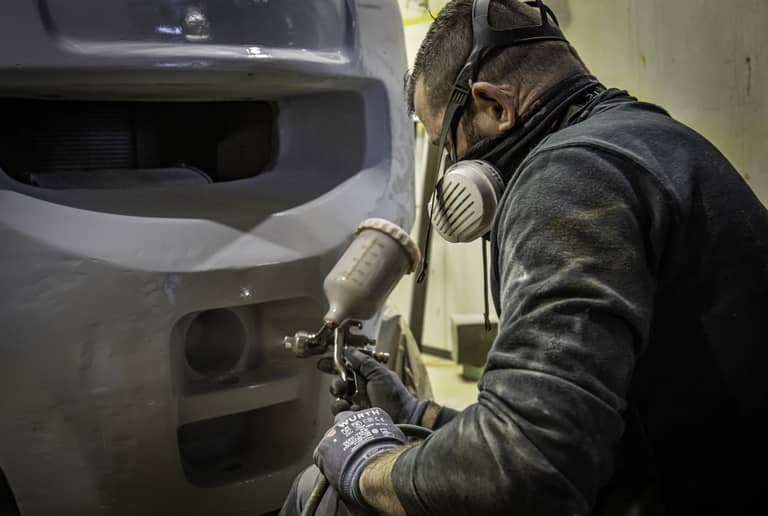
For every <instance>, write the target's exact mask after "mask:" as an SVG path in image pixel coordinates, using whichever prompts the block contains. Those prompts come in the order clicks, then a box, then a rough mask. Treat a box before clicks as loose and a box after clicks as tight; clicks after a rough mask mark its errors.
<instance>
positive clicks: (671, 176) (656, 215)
mask: <svg viewBox="0 0 768 516" xmlns="http://www.w3.org/2000/svg"><path fill="white" fill-rule="evenodd" d="M603 97H604V98H605V99H604V100H603V101H601V102H598V103H597V105H595V106H593V107H592V109H590V110H589V112H588V113H585V114H583V115H581V117H580V121H576V122H577V123H575V124H573V125H571V126H569V127H567V128H565V129H563V130H562V131H559V132H557V133H555V134H554V135H552V136H551V137H550V138H548V139H547V140H546V141H545V142H544V143H543V144H542V145H541V146H539V148H537V149H536V150H535V151H534V152H533V153H532V154H533V155H535V154H537V153H540V152H547V151H556V150H557V149H558V148H566V147H572V146H577V147H581V148H586V149H590V150H591V151H593V152H595V153H597V154H600V155H613V156H615V157H616V158H617V159H618V161H619V162H620V163H623V165H624V166H619V167H618V169H619V170H621V172H622V173H623V175H624V180H626V181H628V182H629V184H630V188H631V190H632V191H633V192H634V194H635V195H637V200H638V202H639V204H640V205H641V206H643V207H644V208H645V209H644V210H643V212H644V214H645V215H644V216H645V217H646V219H645V220H644V221H642V224H643V227H644V228H646V231H645V232H644V250H643V251H644V252H645V254H646V260H647V261H648V264H649V269H650V270H651V271H652V272H653V274H654V276H655V291H654V294H653V307H652V315H651V317H650V326H649V327H648V328H647V336H645V337H644V338H641V339H639V342H642V349H638V350H637V354H636V369H635V372H634V374H633V376H632V383H631V388H630V390H629V396H628V401H629V409H628V411H627V414H628V415H627V416H626V419H627V431H626V433H625V438H624V440H623V444H624V446H625V449H624V450H623V451H622V452H621V457H622V458H621V459H620V461H619V464H618V465H617V474H616V476H614V479H613V483H614V484H615V485H612V486H611V487H610V488H609V489H608V490H604V491H603V493H602V494H601V495H602V496H603V500H604V501H603V502H602V503H605V504H611V503H616V500H611V498H613V497H615V496H621V495H617V494H616V493H618V492H619V491H621V490H622V489H623V488H622V487H621V485H620V484H622V483H627V482H628V483H633V482H634V483H635V484H636V483H637V481H638V475H640V476H642V477H646V480H653V477H655V480H656V482H650V484H654V483H655V484H656V486H657V487H658V488H659V489H660V494H661V500H662V501H663V505H664V506H665V507H666V509H667V512H668V513H671V514H680V513H682V512H686V511H690V510H692V509H693V508H694V507H693V505H698V506H699V507H700V508H701V509H706V511H708V512H711V511H713V510H714V511H715V512H717V509H716V508H719V509H721V510H726V509H729V510H733V509H734V508H735V507H738V506H739V505H740V503H741V502H742V501H743V499H744V497H751V496H755V494H756V493H754V492H749V489H750V486H751V485H754V484H756V482H750V481H749V477H748V476H747V475H748V474H747V473H746V468H748V467H749V466H751V465H753V460H755V461H756V460H757V456H755V454H757V453H762V451H763V448H762V446H763V440H764V439H765V435H766V433H765V431H764V427H763V426H761V425H762V423H761V421H762V420H764V419H765V414H764V411H765V408H766V399H767V397H768V394H767V393H768V374H766V371H765V368H766V366H767V365H768V360H767V359H768V356H767V355H768V352H767V351H766V348H767V347H768V324H766V323H767V322H768V321H766V320H765V319H766V318H767V317H768V213H767V212H766V210H765V208H764V207H763V206H762V205H761V204H760V201H758V200H757V198H756V197H755V196H754V194H753V193H752V192H751V190H750V189H749V187H748V186H747V185H746V184H745V183H744V181H743V180H742V179H741V177H740V176H739V175H738V173H737V172H736V171H735V170H734V169H733V167H732V166H731V165H730V164H729V163H728V162H727V160H725V158H724V157H723V156H722V155H721V154H720V153H719V152H718V151H717V150H716V149H715V148H714V147H713V146H712V145H711V144H709V143H708V142H707V141H706V140H705V139H703V138H702V137H701V136H699V135H698V134H696V133H695V132H693V131H691V130H690V129H688V128H687V127H685V126H683V125H682V124H679V123H677V122H675V121H674V120H672V119H671V118H669V117H668V116H667V115H666V114H665V113H664V112H663V111H662V110H660V109H659V108H657V107H655V106H651V105H648V104H643V103H640V102H636V101H634V100H633V99H631V98H630V97H627V96H625V95H621V94H619V93H618V92H615V91H614V92H611V91H609V92H607V93H605V94H603ZM522 168H524V167H522ZM596 195H600V193H596ZM597 220H599V219H597ZM757 464H759V462H757ZM625 475H628V476H625ZM648 477H650V478H648ZM640 480H642V479H640ZM609 493H610V494H609ZM636 494H637V493H635V495H636ZM619 503H620V502H619ZM692 504H693V505H692ZM734 514H735V512H734Z"/></svg>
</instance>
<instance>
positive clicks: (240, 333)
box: [185, 308, 246, 377]
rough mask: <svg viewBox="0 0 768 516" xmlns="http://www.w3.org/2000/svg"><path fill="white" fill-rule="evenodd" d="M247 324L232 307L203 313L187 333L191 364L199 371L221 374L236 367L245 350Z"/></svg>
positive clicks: (205, 373) (187, 355)
mask: <svg viewBox="0 0 768 516" xmlns="http://www.w3.org/2000/svg"><path fill="white" fill-rule="evenodd" d="M245 340H246V337H245V328H244V327H243V323H242V321H240V318H239V317H238V316H237V315H235V313H234V312H232V311H231V310H226V309H221V308H219V309H216V310H208V311H205V312H202V313H200V314H199V315H198V316H197V317H195V318H194V320H192V322H191V323H190V325H189V329H188V330H187V335H186V346H185V349H186V357H187V364H189V367H190V368H192V370H193V371H195V372H196V373H197V374H200V375H202V376H206V377H220V376H222V375H224V374H225V373H229V372H230V371H232V370H233V369H234V368H235V367H236V366H237V364H238V362H240V359H241V358H242V356H243V353H244V351H245V344H246V343H245Z"/></svg>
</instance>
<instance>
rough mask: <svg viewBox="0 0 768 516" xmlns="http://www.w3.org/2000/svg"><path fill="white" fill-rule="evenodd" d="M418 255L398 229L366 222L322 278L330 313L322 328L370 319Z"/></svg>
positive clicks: (389, 224)
mask: <svg viewBox="0 0 768 516" xmlns="http://www.w3.org/2000/svg"><path fill="white" fill-rule="evenodd" d="M419 261H420V252H419V248H418V246H417V245H416V243H415V242H414V241H413V240H412V239H411V237H410V236H408V233H406V232H405V231H404V230H403V229H402V228H400V227H399V226H397V225H396V224H393V223H392V222H389V221H388V220H384V219H377V218H373V219H367V220H365V221H363V222H362V223H361V224H360V225H359V226H358V228H357V231H356V233H355V239H354V240H353V241H352V243H351V244H350V246H349V247H348V248H347V250H346V251H345V252H344V254H343V255H342V257H341V258H340V259H339V261H338V262H336V265H335V266H334V267H333V269H332V270H331V272H330V273H329V274H328V276H326V277H325V281H324V283H323V289H324V290H325V296H326V298H327V299H328V303H329V305H330V309H329V310H328V313H327V314H326V315H325V322H326V324H328V325H330V326H333V327H338V326H340V325H341V324H343V323H344V322H345V321H348V320H354V321H364V320H366V319H370V318H371V317H373V316H374V315H376V312H377V311H378V310H379V309H380V308H381V306H382V305H383V304H384V301H385V300H386V299H387V297H388V296H389V294H390V293H391V292H392V290H393V289H394V288H395V285H397V283H398V282H399V281H400V279H401V278H402V277H403V275H405V274H410V273H411V272H413V271H414V270H416V266H417V264H418V263H419Z"/></svg>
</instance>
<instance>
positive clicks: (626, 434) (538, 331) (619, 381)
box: [393, 90, 768, 516]
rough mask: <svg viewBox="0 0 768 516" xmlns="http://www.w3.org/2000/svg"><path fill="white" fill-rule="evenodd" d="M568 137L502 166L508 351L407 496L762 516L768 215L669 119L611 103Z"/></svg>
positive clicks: (409, 466) (402, 491)
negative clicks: (758, 513) (753, 510)
mask: <svg viewBox="0 0 768 516" xmlns="http://www.w3.org/2000/svg"><path fill="white" fill-rule="evenodd" d="M565 125H566V127H565V128H562V129H560V130H558V131H557V132H555V133H553V134H551V135H550V136H548V137H547V138H545V139H544V140H543V141H542V142H541V144H539V145H538V146H537V147H536V148H535V149H534V150H533V151H532V152H530V154H528V156H527V157H526V158H525V160H524V161H523V162H522V164H519V163H498V164H497V165H498V166H499V167H500V168H501V169H504V167H513V168H512V169H511V170H506V172H507V173H508V174H510V175H511V180H510V182H509V184H508V187H507V190H506V191H505V194H504V197H503V200H502V206H501V209H500V211H499V213H498V214H497V218H496V222H495V225H494V229H493V233H492V245H493V251H494V263H493V266H494V273H495V274H494V281H493V287H494V288H493V290H494V295H495V300H496V301H497V309H498V310H499V311H500V325H499V335H498V337H497V339H496V341H495V343H494V345H493V348H492V350H491V352H490V354H489V355H488V364H487V367H486V370H485V373H484V375H483V377H482V379H481V381H480V383H479V390H480V393H479V396H478V402H477V403H476V404H474V405H472V406H470V407H468V408H467V409H466V410H464V411H463V412H461V413H459V414H458V415H456V416H455V417H453V418H452V419H451V420H450V421H449V422H448V423H447V424H445V425H444V426H443V427H442V428H440V429H439V430H438V431H436V432H435V433H434V435H433V436H432V437H431V438H430V439H428V440H427V441H426V442H425V443H424V444H422V445H420V446H417V447H414V448H412V449H410V450H408V451H406V452H405V454H404V455H402V456H401V458H400V459H399V460H398V461H397V463H396V465H395V468H394V472H393V481H394V484H395V489H396V492H397V495H398V497H399V498H400V500H401V502H402V503H403V505H404V507H405V508H406V510H407V511H408V514H434V515H444V514H477V515H485V514H514V515H516V516H529V515H530V516H548V515H588V514H610V515H617V516H618V515H625V514H626V515H628V514H664V513H666V514H689V513H690V514H719V515H731V514H733V515H737V514H748V513H749V512H748V511H747V510H746V507H747V505H746V504H747V503H748V500H749V499H750V498H753V499H756V498H757V495H760V494H762V493H761V491H760V489H764V488H763V487H762V486H759V483H758V480H759V479H760V478H765V473H764V468H765V467H766V463H765V462H761V461H762V459H764V458H765V443H764V441H766V440H768V432H766V428H765V425H764V423H763V421H764V420H765V419H767V417H766V416H767V415H766V399H767V393H768V360H767V359H766V358H767V355H768V351H767V350H768V214H767V213H766V210H765V208H764V207H763V206H762V205H761V204H760V202H759V201H758V200H757V199H756V198H755V196H754V195H753V193H752V192H751V191H750V189H749V187H748V186H747V185H746V184H745V183H744V181H743V180H742V179H741V177H740V176H739V175H738V173H737V172H736V171H735V170H734V169H733V167H732V166H731V165H730V164H729V163H728V161H727V160H726V159H725V158H724V157H723V156H722V155H721V154H720V153H719V152H718V151H717V150H716V149H715V148H714V147H713V146H712V145H711V144H710V143H708V142H707V141H706V140H705V139H704V138H703V137H701V136H700V135H698V134H696V133H695V132H694V131H692V130H691V129H689V128H687V127H685V126H683V125H682V124H680V123H678V122H676V121H674V120H673V119H672V118H671V117H669V116H668V114H667V113H666V112H664V111H663V110H662V109H660V108H658V107H656V106H653V105H650V104H646V103H641V102H637V101H636V100H635V99H633V98H631V97H629V96H627V95H626V94H624V93H622V92H618V91H616V90H608V91H606V92H604V93H602V94H601V95H599V96H598V98H597V99H595V100H593V101H592V103H591V104H590V105H589V106H588V107H587V108H586V109H585V110H584V111H583V112H582V113H580V114H579V115H578V116H576V117H575V118H574V119H572V120H569V121H568V122H567V123H566V124H565ZM518 165H519V166H518ZM752 467H756V468H757V470H758V473H751V472H748V471H747V468H749V469H750V470H751V468H752ZM755 475H757V476H755ZM633 507H636V508H638V507H639V509H633ZM632 510H639V511H640V512H631V511H632Z"/></svg>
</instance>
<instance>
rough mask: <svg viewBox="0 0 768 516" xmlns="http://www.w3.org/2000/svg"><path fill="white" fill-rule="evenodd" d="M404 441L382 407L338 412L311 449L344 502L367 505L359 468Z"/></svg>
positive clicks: (316, 460)
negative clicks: (361, 487) (315, 445)
mask: <svg viewBox="0 0 768 516" xmlns="http://www.w3.org/2000/svg"><path fill="white" fill-rule="evenodd" d="M403 444H405V436H404V435H403V433H402V432H401V431H400V429H399V428H397V427H396V426H395V424H394V423H393V422H392V419H391V418H390V417H389V415H388V414H387V413H386V412H384V410H382V409H380V408H377V407H374V408H370V409H366V410H361V411H359V412H341V413H339V414H338V415H337V416H336V422H335V424H334V425H333V427H331V429H330V430H328V431H327V432H326V433H325V435H324V436H323V438H322V439H321V440H320V443H319V444H318V445H317V448H315V454H314V460H315V464H317V467H318V468H320V471H322V472H323V475H325V477H326V478H327V479H328V482H329V483H330V484H331V485H332V486H333V487H334V488H335V489H336V491H337V492H338V493H339V495H340V496H341V497H342V498H343V499H344V500H346V501H348V502H352V503H355V504H358V505H360V506H362V507H367V504H366V502H365V500H364V498H363V496H362V493H361V492H360V476H361V474H362V472H363V469H365V467H366V466H367V465H368V464H369V463H370V462H371V461H372V460H373V459H374V458H375V457H376V456H378V455H380V454H382V453H384V452H386V451H388V450H392V449H394V448H397V447H399V446H402V445H403Z"/></svg>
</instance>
